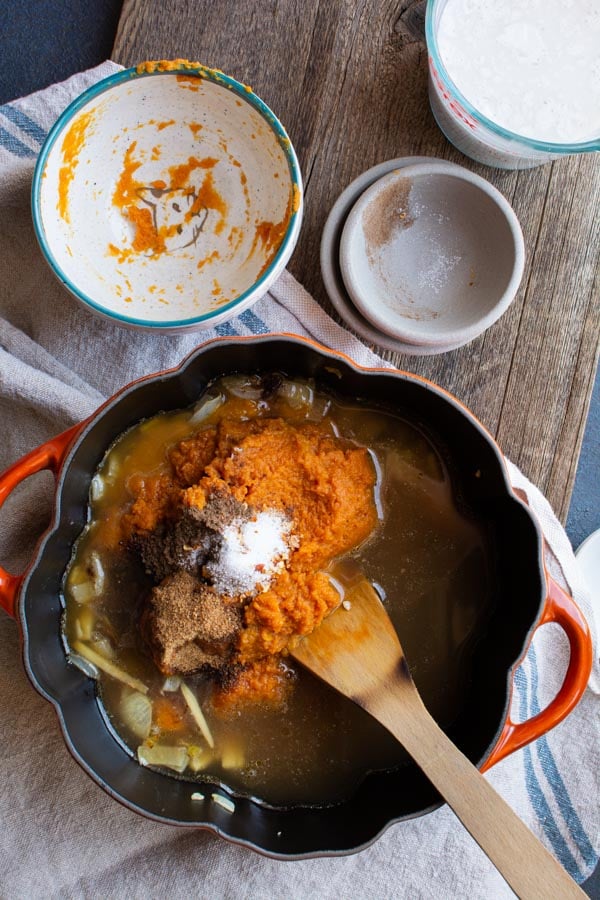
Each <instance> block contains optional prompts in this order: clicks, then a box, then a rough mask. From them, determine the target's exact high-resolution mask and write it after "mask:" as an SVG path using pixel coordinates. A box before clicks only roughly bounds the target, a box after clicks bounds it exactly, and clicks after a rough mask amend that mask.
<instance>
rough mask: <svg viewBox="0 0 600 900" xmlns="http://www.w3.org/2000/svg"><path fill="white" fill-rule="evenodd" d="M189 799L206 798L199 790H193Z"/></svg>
mask: <svg viewBox="0 0 600 900" xmlns="http://www.w3.org/2000/svg"><path fill="white" fill-rule="evenodd" d="M191 799H192V800H205V799H206V798H205V796H204V794H201V793H200V791H194V793H193V794H192V796H191Z"/></svg>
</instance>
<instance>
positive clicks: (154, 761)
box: [137, 744, 188, 774]
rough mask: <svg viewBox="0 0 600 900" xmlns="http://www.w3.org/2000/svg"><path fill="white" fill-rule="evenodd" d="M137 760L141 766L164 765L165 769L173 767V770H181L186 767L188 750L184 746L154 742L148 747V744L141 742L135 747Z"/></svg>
mask: <svg viewBox="0 0 600 900" xmlns="http://www.w3.org/2000/svg"><path fill="white" fill-rule="evenodd" d="M137 756H138V760H139V761H140V763H141V764H142V765H143V766H164V767H165V768H166V769H173V771H174V772H179V773H180V774H181V772H183V771H184V769H186V768H187V764H188V752H187V750H186V749H185V747H172V746H167V745H165V744H154V746H153V747H150V746H149V745H148V744H142V745H141V746H140V747H138V749H137Z"/></svg>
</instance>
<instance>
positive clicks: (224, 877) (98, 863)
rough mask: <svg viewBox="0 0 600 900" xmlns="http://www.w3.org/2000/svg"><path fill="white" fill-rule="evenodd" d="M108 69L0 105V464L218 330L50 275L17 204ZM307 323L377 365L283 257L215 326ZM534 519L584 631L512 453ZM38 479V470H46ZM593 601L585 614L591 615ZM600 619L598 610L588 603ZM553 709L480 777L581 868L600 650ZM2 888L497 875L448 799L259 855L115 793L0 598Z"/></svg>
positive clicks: (426, 890)
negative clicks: (119, 310)
mask: <svg viewBox="0 0 600 900" xmlns="http://www.w3.org/2000/svg"><path fill="white" fill-rule="evenodd" d="M117 69H118V67H117V66H115V65H114V64H113V63H104V64H103V65H101V66H99V67H97V68H96V69H93V70H91V71H89V72H85V73H82V74H79V75H76V76H74V77H73V78H70V79H69V80H68V81H66V82H64V83H63V84H59V85H54V86H53V87H50V88H48V89H47V90H45V91H41V92H39V93H37V94H33V95H31V96H30V97H26V98H24V99H22V100H18V101H15V102H14V103H11V104H8V105H6V106H3V107H0V211H1V213H0V417H1V418H0V421H2V423H3V428H2V440H1V442H0V470H2V469H4V468H5V467H6V466H8V465H9V464H10V463H12V462H13V461H14V460H16V459H18V458H19V457H20V456H21V455H23V454H24V453H26V452H27V451H28V450H30V449H32V448H33V447H34V446H37V445H38V444H39V443H42V442H43V441H45V440H47V439H48V438H49V437H51V436H52V435H53V434H56V433H58V432H60V431H62V430H63V429H65V428H66V427H68V426H69V425H71V424H72V423H75V422H77V421H79V420H81V419H83V418H84V417H86V416H87V415H89V414H90V413H91V412H92V411H93V410H94V409H95V408H96V407H97V406H98V405H99V404H100V403H101V401H102V400H103V399H104V398H105V397H106V396H108V395H110V394H112V393H113V392H114V391H115V390H116V389H117V388H119V387H120V386H121V385H122V384H124V383H127V382H129V381H131V380H132V379H134V378H136V377H138V376H140V375H143V374H147V373H150V372H152V371H156V370H159V369H163V368H166V367H168V366H172V365H175V364H176V363H177V362H179V360H180V359H181V358H182V357H183V356H184V355H185V354H186V353H187V352H188V351H189V350H190V349H192V348H193V347H194V346H196V345H197V344H198V343H200V342H201V341H202V340H204V339H205V338H209V337H212V336H214V334H215V332H210V333H205V334H198V333H196V334H186V335H183V336H168V337H165V336H158V335H155V334H147V333H136V332H132V331H127V330H123V329H121V328H118V327H116V326H111V325H110V324H109V323H108V322H105V321H103V320H100V319H98V318H95V317H93V316H92V315H91V314H89V313H88V312H87V311H85V310H84V309H83V308H82V307H81V306H80V305H79V304H78V303H77V302H76V301H75V300H74V299H73V298H72V297H71V296H70V295H69V294H68V293H67V292H66V291H65V290H64V289H63V288H62V287H61V285H59V283H58V282H57V281H56V280H55V279H54V277H53V276H52V274H51V272H50V270H49V269H48V267H47V266H46V264H45V262H44V260H43V258H42V256H41V252H40V250H39V249H38V246H37V243H36V240H35V237H34V233H33V228H32V224H31V216H30V212H29V193H30V186H31V177H32V172H33V166H34V163H35V158H36V156H37V153H38V151H39V148H40V146H41V143H42V142H43V139H44V135H45V134H46V132H47V131H48V129H49V127H50V126H51V125H52V123H53V122H54V120H55V119H56V117H57V116H58V114H59V113H60V112H61V111H62V109H63V108H64V107H65V106H66V105H67V103H68V102H69V101H70V100H71V99H72V98H73V97H75V96H76V95H77V94H79V93H80V92H81V91H82V90H84V89H85V88H86V87H88V86H89V85H90V84H92V83H93V82H95V81H97V80H99V79H100V78H102V77H105V76H106V75H108V74H111V73H112V72H114V71H116V70H117ZM266 331H288V332H296V333H297V334H304V335H306V334H310V335H311V336H312V337H314V338H315V339H317V340H318V341H321V342H322V343H324V344H326V345H328V346H330V347H335V348H336V349H340V350H343V351H344V352H345V353H347V354H348V355H350V356H351V357H353V358H354V359H355V360H357V361H358V362H360V363H363V364H369V363H376V364H381V362H380V361H379V360H378V358H377V357H376V356H375V355H374V354H373V353H372V352H371V351H370V350H369V349H367V348H366V347H365V346H364V345H362V344H361V343H360V342H359V341H358V340H357V339H356V338H354V337H353V336H352V335H351V334H349V333H348V332H347V331H345V330H344V329H343V328H341V327H340V326H338V325H337V324H335V323H334V322H333V321H332V320H331V319H330V318H329V317H328V316H327V315H326V314H325V312H324V311H323V310H322V309H321V308H320V307H319V306H318V305H317V303H316V302H315V301H314V300H313V299H312V298H311V297H310V296H309V295H308V294H307V293H306V291H305V290H304V289H303V288H302V287H301V286H300V285H299V284H298V283H297V282H296V281H295V280H294V279H293V278H292V277H291V276H290V275H289V274H288V273H284V274H283V275H282V276H281V278H280V279H279V281H278V282H277V284H276V285H275V286H274V287H273V288H272V290H271V292H270V294H269V295H267V296H266V297H265V298H263V299H262V300H260V301H259V302H258V303H257V304H256V305H255V306H254V307H253V308H252V310H250V311H248V312H247V313H245V314H243V315H241V316H240V317H238V318H237V319H234V320H233V321H232V322H231V323H229V324H227V325H225V326H221V327H220V328H218V329H216V332H217V333H219V334H227V333H234V334H249V333H261V332H266ZM510 471H511V477H512V478H513V482H514V484H515V486H518V487H520V488H521V489H522V490H523V491H524V492H525V493H526V495H527V497H528V500H529V503H530V505H531V506H532V507H533V509H534V510H535V511H536V513H537V515H538V516H539V518H540V521H541V524H542V527H543V530H544V533H545V535H546V539H547V542H548V545H549V547H550V548H551V550H552V551H553V552H552V553H551V554H550V555H549V560H548V564H549V566H550V569H551V571H552V572H553V574H555V576H556V577H557V578H558V580H560V581H561V582H562V583H563V584H564V583H565V582H566V584H567V585H568V587H569V589H570V591H571V593H572V594H573V596H574V597H575V598H576V600H577V601H578V603H579V604H580V606H581V608H582V610H583V611H584V612H585V614H586V616H587V618H588V621H589V622H590V625H591V626H592V629H593V630H594V632H595V633H597V632H596V628H597V621H598V619H595V617H594V610H593V609H592V605H591V601H590V598H589V596H588V595H587V594H586V593H585V591H584V587H583V585H582V581H581V577H580V574H579V571H578V568H577V565H576V561H575V558H574V556H573V552H572V549H571V547H570V544H569V541H568V539H567V537H566V534H565V532H564V530H563V529H562V527H561V525H560V524H559V522H558V521H557V519H556V517H555V516H554V514H553V512H552V510H551V509H550V507H549V505H548V503H547V502H546V501H545V499H544V498H543V497H542V496H541V494H540V493H539V491H538V490H537V489H536V488H535V487H534V486H533V485H531V484H530V483H529V482H528V481H527V480H526V479H525V478H524V476H523V475H522V474H521V473H520V472H519V471H518V470H517V469H516V468H515V467H513V466H511V468H510ZM44 479H45V480H44ZM51 496H52V486H51V483H50V477H49V476H36V477H35V478H33V479H31V480H30V481H29V482H27V483H26V484H24V485H22V486H21V487H20V488H19V490H18V492H15V494H14V495H13V496H12V497H11V498H9V500H8V501H7V503H6V505H5V507H4V509H3V510H2V513H1V514H0V515H1V518H0V522H1V523H2V524H1V530H0V561H1V562H2V564H3V565H5V566H6V567H8V568H9V569H10V570H12V571H20V570H21V568H22V567H23V565H24V564H25V563H26V562H27V560H28V558H29V556H30V554H31V550H32V547H33V545H34V542H35V539H36V538H37V537H38V536H39V534H40V533H41V531H42V530H43V528H44V527H45V524H46V522H47V518H48V515H49V510H50V506H51ZM597 612H598V611H596V615H597ZM599 618H600V617H599ZM567 656H568V653H567V646H566V639H565V638H564V635H563V634H562V632H561V631H560V629H558V628H557V627H556V626H553V625H552V626H547V627H545V628H543V629H541V630H540V631H539V632H538V633H537V635H536V638H535V641H534V644H533V647H532V648H531V650H530V652H529V653H528V655H527V658H526V659H525V661H524V663H523V665H522V666H521V667H520V669H519V671H518V672H517V675H516V678H515V692H514V700H513V718H514V719H516V720H519V719H522V718H526V717H529V716H531V715H533V714H535V712H537V711H538V710H539V709H540V708H542V707H543V706H544V705H546V704H547V702H548V701H549V700H550V699H551V698H552V696H553V695H554V693H555V692H556V690H557V688H558V686H559V684H560V682H561V680H562V675H563V672H564V669H565V666H566V659H567ZM594 656H595V672H594V675H593V677H592V680H591V682H590V686H589V688H588V690H587V691H586V693H585V695H584V697H583V699H582V701H581V703H580V704H579V706H578V707H577V709H576V710H575V711H574V712H573V713H572V715H571V716H569V717H568V718H567V719H566V720H565V721H564V722H563V723H562V724H561V725H559V726H558V727H557V728H556V729H554V730H553V731H552V732H551V733H550V734H548V735H546V736H545V737H543V738H541V739H539V740H538V741H536V743H535V744H534V745H532V746H530V747H527V748H525V749H524V750H521V751H520V752H518V753H515V754H513V755H512V756H511V757H509V758H508V759H506V760H505V761H503V762H502V763H500V764H499V765H497V766H496V767H495V768H494V769H493V771H492V772H490V773H489V775H488V777H489V778H490V780H491V782H492V783H493V784H494V786H495V787H496V789H497V790H498V791H499V792H500V793H501V794H503V796H504V797H505V798H506V799H507V800H508V802H509V803H510V804H511V805H512V806H513V807H514V809H515V810H516V811H517V812H518V814H519V815H520V816H521V817H522V818H523V819H524V820H525V822H526V823H527V824H528V826H529V827H530V828H531V829H532V831H533V832H534V833H535V834H536V835H538V836H539V837H540V839H541V840H542V841H543V842H544V843H545V844H546V846H548V847H549V849H550V850H551V851H552V852H554V853H555V855H557V856H558V858H559V859H560V861H561V862H562V863H563V865H564V866H565V867H566V868H567V870H568V871H569V872H570V873H571V874H572V875H573V876H574V877H575V878H576V879H577V880H578V881H582V880H583V879H584V878H585V877H586V876H587V875H589V873H590V872H591V871H592V870H593V868H594V866H595V864H596V863H597V860H598V853H599V851H600V835H599V823H600V805H599V803H598V798H599V796H600V697H599V696H598V692H599V691H600V667H599V664H598V653H597V644H596V645H595V654H594ZM0 759H1V760H2V767H1V771H2V775H1V780H0V896H2V897H3V898H7V900H9V898H28V900H31V898H42V897H44V898H48V897H65V898H89V897H127V898H138V897H139V898H142V897H169V898H187V897H190V896H194V897H207V898H209V897H210V898H215V897H219V898H220V897H223V898H253V900H258V898H279V897H281V898H283V897H285V898H287V900H293V898H314V897H319V898H340V897H348V898H360V897H369V898H387V897H390V898H391V897H410V898H420V897H423V898H424V897H431V896H434V897H436V898H438V900H443V898H469V900H476V898H486V900H488V898H496V897H505V896H511V891H510V890H509V888H508V887H507V886H506V884H505V882H504V881H503V880H502V878H501V877H500V876H499V875H498V873H497V872H496V871H495V869H494V867H493V866H492V865H491V863H490V862H489V861H488V860H487V859H486V857H485V856H484V855H483V853H482V852H481V851H480V849H479V848H478V847H477V846H476V845H475V843H474V842H473V841H472V840H471V838H470V837H469V836H468V835H467V833H466V832H465V831H464V829H463V828H462V827H461V826H460V824H459V823H458V822H457V820H456V819H455V817H454V816H453V814H452V813H451V812H450V810H449V809H448V808H442V809H440V810H438V811H436V812H435V813H433V814H431V815H429V816H426V817H424V818H420V819H417V820H414V821H409V822H405V823H401V824H398V825H395V826H393V827H391V828H390V829H389V830H388V831H387V832H386V833H385V835H383V837H381V838H380V840H379V841H377V842H376V843H375V844H374V845H373V846H372V847H370V848H369V849H367V850H365V851H363V852H362V853H359V854H357V855H354V856H350V857H346V858H338V859H318V860H308V861H302V862H281V861H275V860H270V859H265V858H262V857H260V856H258V855H256V854H254V853H252V852H251V851H249V850H246V849H243V848H241V847H237V846H234V845H231V844H227V843H225V842H224V841H222V840H220V839H218V838H216V837H213V836H211V835H208V834H206V833H204V832H200V831H195V830H183V829H177V828H174V827H170V826H167V825H159V824H156V823H154V822H150V821H147V820H145V819H143V818H141V817H140V816H138V815H136V814H135V813H133V812H130V811H129V810H127V809H125V808H123V807H122V806H120V805H119V804H118V803H115V802H114V800H111V799H110V798H109V797H108V796H107V795H106V794H105V793H104V792H103V791H102V790H101V789H100V788H99V787H97V786H96V784H95V783H93V782H92V781H91V780H90V779H89V778H88V776H87V775H85V774H84V772H83V771H82V770H81V769H80V768H79V766H78V765H77V764H76V763H75V762H74V761H73V759H72V758H71V757H70V755H69V753H68V751H67V749H66V747H65V745H64V743H63V740H62V736H61V734H60V730H59V727H58V723H57V720H56V717H55V715H54V712H53V710H52V707H51V706H50V704H48V703H47V702H46V701H44V700H43V699H42V698H41V697H40V696H39V695H38V694H37V693H36V692H35V691H34V690H33V688H32V687H31V685H30V684H29V682H28V680H27V677H26V675H25V673H24V670H23V665H22V661H21V656H20V649H19V639H18V632H17V626H16V624H15V623H14V622H13V621H12V620H10V619H9V618H8V616H5V615H3V614H1V612H0Z"/></svg>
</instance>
